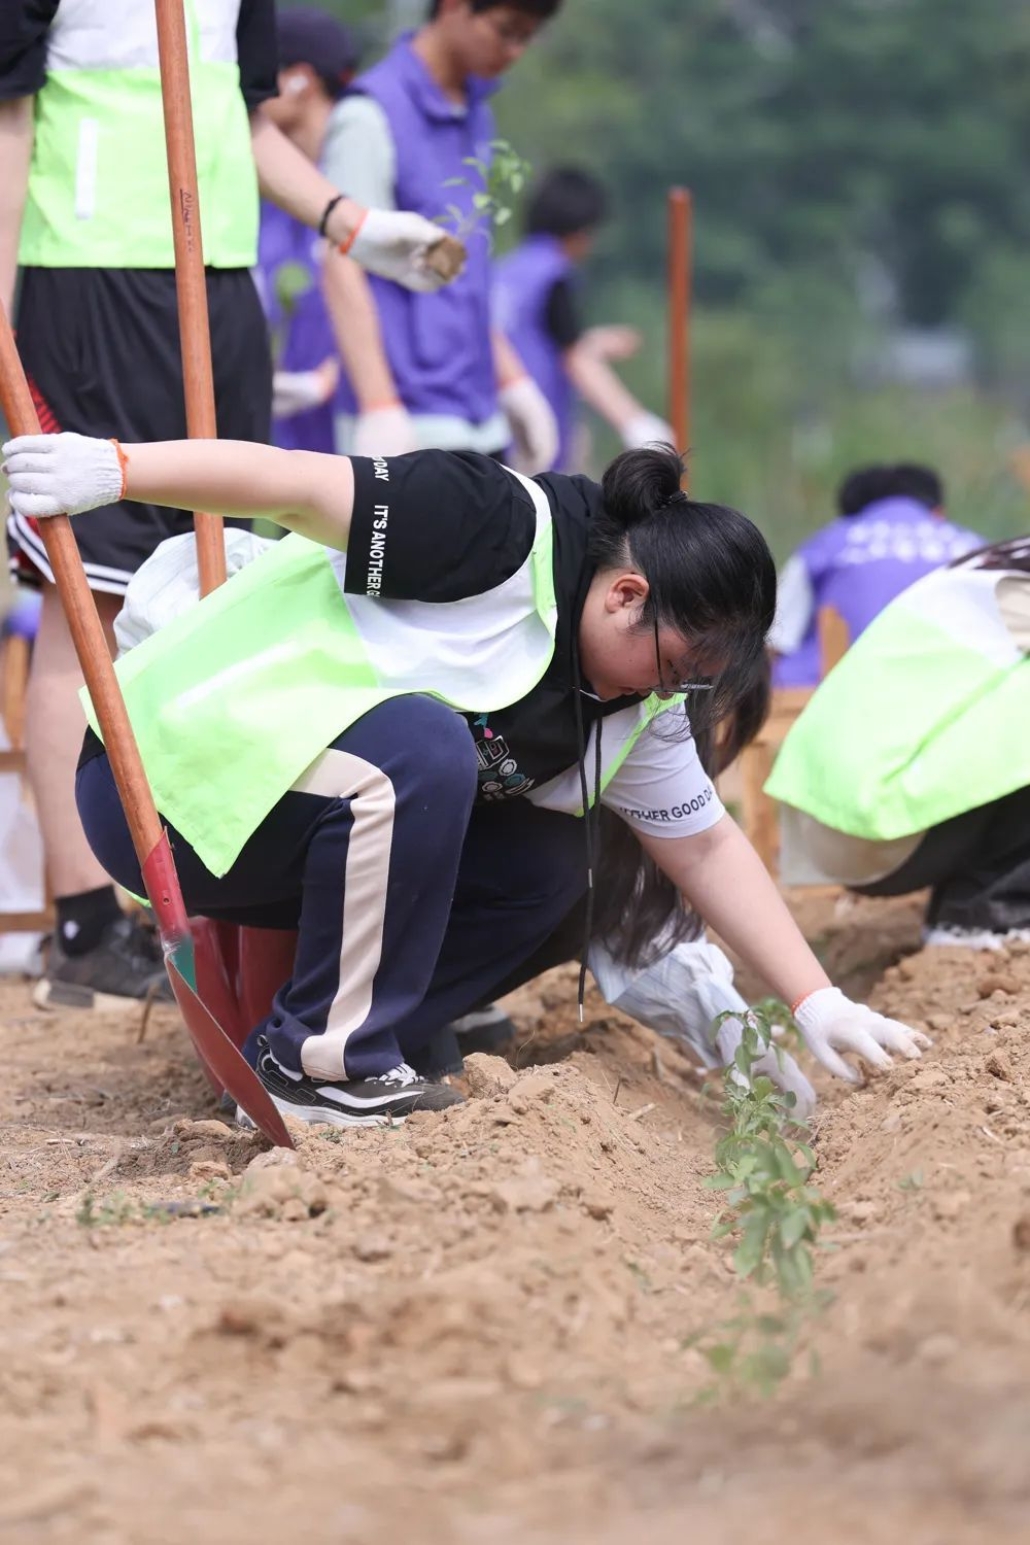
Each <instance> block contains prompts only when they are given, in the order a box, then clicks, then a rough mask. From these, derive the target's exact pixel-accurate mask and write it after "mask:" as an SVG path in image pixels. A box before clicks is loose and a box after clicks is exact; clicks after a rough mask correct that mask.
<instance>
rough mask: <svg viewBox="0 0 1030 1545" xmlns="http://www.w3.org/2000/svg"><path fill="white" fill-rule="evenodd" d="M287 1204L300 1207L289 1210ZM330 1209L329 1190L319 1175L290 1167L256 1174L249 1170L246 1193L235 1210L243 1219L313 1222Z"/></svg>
mask: <svg viewBox="0 0 1030 1545" xmlns="http://www.w3.org/2000/svg"><path fill="white" fill-rule="evenodd" d="M287 1203H298V1204H299V1206H294V1205H291V1206H290V1207H289V1208H288V1209H287ZM328 1205H329V1198H328V1195H327V1192H326V1188H325V1186H324V1185H323V1183H322V1181H321V1180H319V1178H318V1176H317V1175H312V1174H311V1173H310V1172H309V1171H307V1170H301V1169H296V1168H293V1167H291V1166H288V1165H275V1166H272V1167H271V1168H268V1167H265V1168H262V1169H258V1170H257V1171H256V1172H255V1166H254V1164H249V1165H248V1166H247V1170H246V1174H245V1178H244V1183H243V1189H242V1190H241V1192H240V1197H239V1200H238V1201H237V1203H236V1206H235V1208H234V1213H235V1215H236V1216H237V1217H240V1218H253V1217H257V1218H277V1217H283V1218H286V1221H288V1222H292V1221H299V1220H300V1219H302V1218H314V1217H317V1216H318V1214H319V1213H322V1212H325V1210H326V1208H327V1207H328Z"/></svg>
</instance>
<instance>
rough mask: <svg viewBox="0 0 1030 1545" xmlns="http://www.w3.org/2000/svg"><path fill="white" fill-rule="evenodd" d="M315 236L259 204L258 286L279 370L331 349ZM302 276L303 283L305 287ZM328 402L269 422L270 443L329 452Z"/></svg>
mask: <svg viewBox="0 0 1030 1545" xmlns="http://www.w3.org/2000/svg"><path fill="white" fill-rule="evenodd" d="M317 243H318V237H317V235H316V234H315V232H314V231H310V230H309V229H308V228H307V226H306V225H301V223H300V221H299V220H294V219H293V218H292V216H290V215H288V214H286V213H285V211H284V210H282V209H277V208H276V206H275V205H274V204H266V203H262V205H261V232H260V236H259V238H258V275H257V277H258V289H259V291H260V293H261V300H262V303H263V305H264V308H265V315H266V316H267V318H268V325H269V328H270V329H271V332H272V336H273V339H274V340H275V342H276V354H275V360H276V366H277V367H278V368H279V369H281V370H314V369H315V368H316V367H317V366H318V365H320V364H321V363H322V361H323V360H324V359H327V358H328V357H329V355H330V354H335V353H336V338H335V336H334V334H333V327H332V323H331V322H330V320H329V313H328V311H327V310H326V305H325V301H324V300H323V298H322V283H321V276H320V273H319V264H318V262H317V260H316V258H315V255H314V253H315V248H316V246H317ZM305 279H306V285H305ZM333 409H334V403H333V402H332V401H330V402H326V403H323V404H322V406H321V407H320V408H308V409H307V410H305V411H304V412H303V413H295V414H293V415H292V416H291V417H290V418H278V419H276V420H275V421H274V423H273V425H272V438H273V440H274V441H275V443H276V445H281V446H283V447H284V448H285V449H286V450H288V451H294V450H299V451H332V450H333Z"/></svg>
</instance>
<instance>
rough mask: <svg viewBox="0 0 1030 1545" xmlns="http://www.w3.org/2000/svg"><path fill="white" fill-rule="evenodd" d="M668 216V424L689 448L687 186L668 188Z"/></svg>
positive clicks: (682, 448)
mask: <svg viewBox="0 0 1030 1545" xmlns="http://www.w3.org/2000/svg"><path fill="white" fill-rule="evenodd" d="M668 217H669V275H668V283H669V423H670V424H671V425H672V428H673V431H674V433H675V435H676V449H677V450H678V451H680V452H684V451H687V450H689V448H690V289H691V246H692V238H693V219H694V210H693V200H692V199H691V196H690V192H689V190H688V189H687V188H670V189H669V199H668Z"/></svg>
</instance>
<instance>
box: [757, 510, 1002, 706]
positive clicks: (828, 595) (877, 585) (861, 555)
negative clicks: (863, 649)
mask: <svg viewBox="0 0 1030 1545" xmlns="http://www.w3.org/2000/svg"><path fill="white" fill-rule="evenodd" d="M982 545H983V538H982V537H979V536H977V535H976V534H975V533H974V532H972V531H965V530H963V529H962V527H960V526H953V525H952V524H951V522H950V521H948V520H942V519H941V517H940V516H939V515H932V514H931V513H930V511H929V510H928V509H927V508H926V506H925V505H924V504H920V503H919V502H918V501H917V500H915V499H879V500H877V502H876V503H875V504H870V505H869V506H868V507H867V508H866V509H864V510H863V511H862V512H861V514H859V515H842V516H841V517H840V518H839V519H838V520H835V521H833V523H832V524H831V525H829V526H825V527H824V528H823V530H822V531H817V532H816V534H815V536H813V537H810V538H809V540H808V541H807V542H805V543H803V544H802V546H801V547H800V548H799V549H798V553H797V556H798V557H799V558H801V560H802V562H803V563H804V565H805V568H806V569H807V571H808V579H809V583H810V585H811V586H812V594H813V598H814V601H813V612H812V620H811V623H810V625H809V629H808V632H807V633H806V634H805V637H804V639H803V640H802V643H801V645H800V646H799V648H798V649H796V650H795V651H794V653H793V654H789V655H783V656H782V657H781V658H780V659H779V660H777V662H776V668H775V683H776V685H777V686H778V687H810V686H815V684H816V683H817V682H818V680H819V639H818V633H817V629H818V622H817V616H818V612H819V608H820V607H822V606H832V607H834V608H835V609H836V610H837V611H838V612H839V613H840V615H841V616H842V617H843V618H844V621H845V622H846V623H847V628H848V639H849V640H850V642H852V643H854V641H855V639H856V638H857V637H858V635H859V634H860V633H862V632H863V631H864V630H865V629H866V628H867V627H868V626H869V624H870V623H871V622H872V620H873V618H874V617H876V616H878V615H879V614H880V612H882V611H883V609H884V607H885V606H886V605H887V603H888V602H889V601H893V600H894V597H895V596H897V595H900V594H901V592H902V591H903V590H907V589H908V587H909V585H913V584H915V582H916V580H917V579H922V577H923V575H924V574H929V573H930V572H931V571H932V570H933V569H939V568H941V567H942V566H943V565H944V564H946V563H951V561H952V559H954V558H959V557H961V556H962V554H963V553H968V552H972V551H973V550H974V549H975V548H977V547H981V546H982Z"/></svg>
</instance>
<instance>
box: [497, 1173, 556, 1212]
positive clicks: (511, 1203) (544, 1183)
mask: <svg viewBox="0 0 1030 1545" xmlns="http://www.w3.org/2000/svg"><path fill="white" fill-rule="evenodd" d="M490 1199H491V1201H492V1202H493V1204H494V1206H495V1207H496V1208H497V1210H498V1212H546V1211H547V1210H548V1208H550V1207H553V1206H554V1204H555V1202H556V1201H557V1199H558V1187H557V1185H556V1184H555V1182H554V1181H553V1180H548V1178H547V1176H546V1175H524V1176H516V1177H515V1179H513V1180H502V1181H501V1182H500V1184H499V1185H496V1186H492V1187H491V1189H490Z"/></svg>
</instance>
